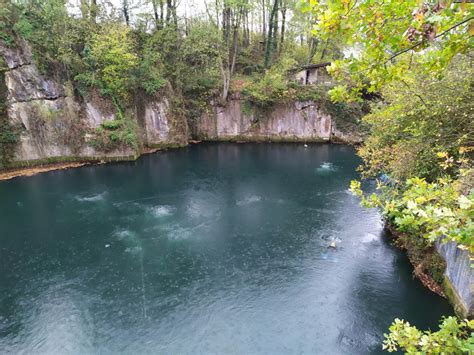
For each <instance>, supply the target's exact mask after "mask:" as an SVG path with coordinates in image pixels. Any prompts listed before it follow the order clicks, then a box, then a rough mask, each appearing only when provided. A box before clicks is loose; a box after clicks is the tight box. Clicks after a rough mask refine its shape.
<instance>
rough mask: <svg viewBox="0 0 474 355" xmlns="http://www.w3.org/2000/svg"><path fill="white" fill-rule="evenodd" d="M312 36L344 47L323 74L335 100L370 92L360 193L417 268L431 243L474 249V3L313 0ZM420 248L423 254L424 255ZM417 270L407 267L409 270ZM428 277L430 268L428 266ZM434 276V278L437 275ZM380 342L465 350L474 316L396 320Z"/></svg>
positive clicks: (426, 259) (356, 187) (423, 349)
mask: <svg viewBox="0 0 474 355" xmlns="http://www.w3.org/2000/svg"><path fill="white" fill-rule="evenodd" d="M307 6H308V7H307V8H308V10H309V11H310V12H312V13H313V14H314V15H315V17H316V23H315V26H314V33H316V34H317V35H318V36H320V37H321V38H329V37H331V36H335V35H336V36H337V37H338V38H339V39H340V40H341V42H342V44H343V50H344V52H345V53H346V56H345V57H344V58H341V59H339V60H336V61H334V62H333V64H332V66H331V68H330V71H331V73H332V74H333V75H334V77H335V78H336V79H338V80H339V83H338V85H337V86H335V87H334V88H333V89H332V90H331V92H330V95H331V97H332V99H333V100H335V101H345V102H348V101H353V100H360V99H361V97H371V98H375V99H376V100H375V102H373V103H372V105H371V113H370V114H369V115H367V116H365V117H364V119H363V120H364V122H365V123H366V124H367V125H368V126H369V127H370V134H369V136H368V138H367V139H366V141H365V142H364V144H363V145H362V147H360V148H359V155H360V156H361V157H362V159H363V165H362V166H361V171H362V173H363V176H364V177H369V178H377V179H378V184H377V192H376V193H373V194H371V195H369V196H366V195H365V194H364V193H363V192H362V190H361V183H360V182H358V181H353V182H352V184H351V189H352V191H353V192H354V193H355V194H357V195H358V196H360V197H361V199H362V203H363V204H364V205H365V206H367V207H378V208H379V209H380V210H381V211H382V212H383V214H384V216H385V218H386V220H387V221H388V222H389V224H390V225H391V226H393V227H395V230H396V231H397V233H399V234H401V236H400V237H399V239H402V238H403V239H404V241H405V242H404V246H405V247H407V246H409V247H410V248H412V249H413V248H415V249H417V250H416V251H413V250H412V251H409V256H410V257H412V256H413V255H416V258H414V259H412V262H413V263H414V264H415V266H416V269H418V268H420V267H423V268H425V267H426V265H425V264H427V263H431V262H432V263H433V265H428V266H427V267H428V269H430V268H431V269H434V268H439V265H440V264H439V263H438V262H437V261H435V259H436V258H434V259H433V258H432V255H433V253H434V248H433V244H434V242H435V241H438V240H440V241H441V242H447V241H454V242H456V243H457V244H458V247H459V248H460V249H467V250H469V251H470V252H471V255H472V253H473V252H474V222H473V220H474V170H473V152H474V120H473V119H472V117H473V113H474V106H473V104H474V97H473V92H474V91H473V86H474V81H473V77H474V76H473V73H474V72H473V66H472V64H473V63H472V48H473V44H474V43H473V37H472V34H473V30H474V24H473V23H474V21H473V19H474V6H472V4H468V3H467V2H464V1H424V2H422V1H418V0H409V1H356V0H354V1H353V0H339V1H336V0H334V1H317V0H309V1H308V2H307ZM423 253H426V255H425V256H423ZM416 269H415V274H416V273H417V270H416ZM426 274H427V275H431V276H433V278H434V275H435V274H438V272H430V270H426V273H425V275H426ZM436 281H438V282H439V277H437V280H436ZM384 348H385V349H387V350H389V351H395V350H397V349H402V350H405V351H406V352H408V353H440V352H446V353H461V352H469V351H472V350H473V338H472V322H471V323H466V322H460V321H458V320H457V319H455V318H447V319H445V320H444V321H443V322H442V325H441V330H440V331H439V332H436V333H432V332H421V331H419V330H418V329H416V328H415V327H412V326H410V325H409V323H407V322H403V321H399V320H396V321H395V323H394V324H393V325H392V327H391V328H390V334H389V335H387V336H386V341H385V343H384Z"/></svg>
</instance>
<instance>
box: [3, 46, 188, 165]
mask: <svg viewBox="0 0 474 355" xmlns="http://www.w3.org/2000/svg"><path fill="white" fill-rule="evenodd" d="M0 55H1V56H2V57H3V59H4V62H5V63H6V65H7V67H8V69H7V70H6V72H5V74H4V80H5V87H6V90H7V93H6V100H7V118H8V120H9V121H10V123H12V124H13V125H15V126H16V127H19V128H20V132H21V134H20V139H19V142H18V144H17V146H16V150H15V153H14V158H13V162H12V163H13V165H17V166H18V165H29V164H34V163H35V162H45V161H57V160H81V159H88V160H89V159H119V158H124V159H125V158H131V157H135V156H137V155H138V154H139V153H140V152H137V151H135V150H133V149H132V148H129V147H126V146H124V147H120V148H115V149H114V150H112V151H107V152H101V151H98V150H97V149H95V148H94V147H93V145H92V144H90V139H91V136H92V135H91V133H92V132H93V130H94V129H96V128H97V127H99V126H100V125H101V124H102V123H103V122H104V121H106V120H113V119H114V118H115V113H114V112H115V111H114V109H113V107H111V103H110V102H108V100H106V99H104V98H102V97H100V95H98V94H97V93H95V92H92V93H91V94H90V95H88V96H87V97H85V98H82V99H79V98H77V97H75V96H74V95H73V94H72V91H73V90H72V88H70V87H67V86H65V85H62V84H61V83H59V82H57V81H55V80H53V79H51V78H45V77H44V76H42V75H41V74H40V73H39V71H38V69H37V67H36V65H35V63H34V61H33V57H32V54H31V50H30V48H29V46H28V45H27V43H25V42H22V41H20V42H19V43H18V45H17V46H16V47H15V48H7V47H4V46H2V45H0ZM4 96H5V95H4ZM140 104H141V105H143V106H144V107H145V110H144V111H145V113H144V117H145V119H144V120H143V119H141V117H137V114H138V113H141V111H140V109H138V108H135V109H131V110H130V114H131V117H132V118H133V119H135V120H137V122H138V125H139V130H140V131H141V132H142V134H141V135H140V138H141V145H142V146H143V147H147V146H153V147H157V146H161V145H163V146H167V145H184V144H186V143H187V130H186V129H183V127H186V121H185V118H183V117H182V118H178V120H180V121H182V122H178V123H176V122H171V121H172V120H171V119H170V115H169V114H168V109H169V105H168V101H167V100H166V98H160V99H158V98H157V99H150V98H147V99H143V100H141V102H140ZM173 120H176V119H175V118H173ZM178 128H179V132H178V131H177V130H178Z"/></svg>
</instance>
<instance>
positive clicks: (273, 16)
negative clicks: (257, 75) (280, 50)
mask: <svg viewBox="0 0 474 355" xmlns="http://www.w3.org/2000/svg"><path fill="white" fill-rule="evenodd" d="M277 14H278V0H274V1H273V7H272V11H271V13H270V23H269V26H268V37H267V43H266V46H265V62H264V66H265V68H268V67H269V65H270V61H271V56H272V54H273V51H274V49H275V45H274V42H275V35H276V33H275V29H276V26H278V21H277Z"/></svg>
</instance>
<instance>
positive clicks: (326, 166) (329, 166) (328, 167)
mask: <svg viewBox="0 0 474 355" xmlns="http://www.w3.org/2000/svg"><path fill="white" fill-rule="evenodd" d="M336 170H337V167H336V166H334V164H333V163H329V162H323V163H322V164H321V165H320V166H319V168H316V172H317V173H329V172H332V171H336Z"/></svg>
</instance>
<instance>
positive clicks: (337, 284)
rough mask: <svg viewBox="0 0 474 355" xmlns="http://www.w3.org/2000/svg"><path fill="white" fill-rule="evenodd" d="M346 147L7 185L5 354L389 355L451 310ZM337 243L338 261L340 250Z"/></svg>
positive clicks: (288, 148)
mask: <svg viewBox="0 0 474 355" xmlns="http://www.w3.org/2000/svg"><path fill="white" fill-rule="evenodd" d="M358 164H359V161H358V159H357V157H356V156H355V154H354V151H353V149H352V148H350V147H346V146H332V145H310V146H309V147H307V148H305V147H304V146H302V145H292V144H278V145H276V144H249V145H237V144H201V145H198V146H192V147H189V148H186V149H182V150H175V151H168V152H161V153H157V154H154V155H150V156H146V157H143V158H141V159H140V160H138V161H137V162H134V163H121V164H112V165H105V166H95V167H85V168H80V169H74V170H66V171H56V172H50V173H46V174H42V175H38V176H34V177H29V178H18V179H14V180H11V181H5V182H1V183H0V268H1V270H0V271H1V272H0V352H2V353H10V352H14V353H17V352H23V353H80V354H87V353H118V352H119V353H133V354H136V353H162V354H197V353H205V354H207V353H221V354H222V353H226V354H303V353H323V354H356V353H369V352H374V353H377V352H380V351H381V346H380V343H381V341H382V339H383V333H384V332H386V330H387V327H388V326H389V324H390V323H391V322H392V320H393V318H395V317H400V318H404V319H407V320H409V321H410V322H412V323H414V324H416V325H417V326H420V327H424V328H427V327H432V328H435V327H436V325H437V321H438V319H439V318H440V316H441V315H443V314H451V313H452V311H451V310H450V308H449V306H448V304H447V303H446V302H445V301H444V300H443V299H441V298H439V297H437V296H436V295H434V294H432V293H430V292H429V291H428V290H426V289H424V288H423V287H422V286H421V284H420V283H419V282H418V281H417V280H414V279H413V278H412V271H411V268H410V266H409V263H408V261H407V259H406V257H405V256H404V255H403V253H401V252H400V251H398V250H397V249H395V248H394V247H392V246H391V245H390V244H389V243H388V242H387V239H386V238H385V236H384V232H383V230H382V224H381V221H380V218H379V216H378V214H377V213H376V212H375V211H373V210H364V209H362V208H361V207H359V205H358V201H357V199H356V198H355V197H353V196H351V195H350V194H349V193H348V191H347V187H348V185H349V182H350V180H351V179H354V178H356V177H357V174H356V172H355V169H356V167H357V165H358ZM332 243H336V246H337V248H336V249H333V248H329V246H330V245H331V244H332Z"/></svg>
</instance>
